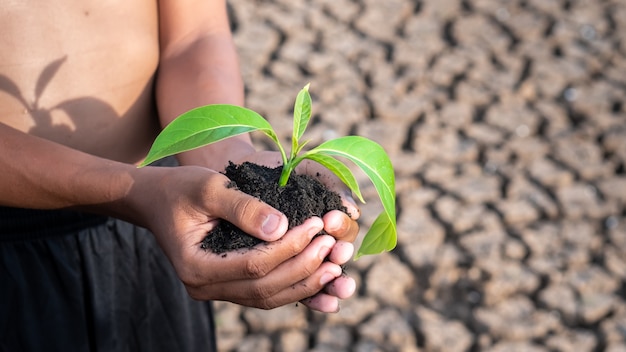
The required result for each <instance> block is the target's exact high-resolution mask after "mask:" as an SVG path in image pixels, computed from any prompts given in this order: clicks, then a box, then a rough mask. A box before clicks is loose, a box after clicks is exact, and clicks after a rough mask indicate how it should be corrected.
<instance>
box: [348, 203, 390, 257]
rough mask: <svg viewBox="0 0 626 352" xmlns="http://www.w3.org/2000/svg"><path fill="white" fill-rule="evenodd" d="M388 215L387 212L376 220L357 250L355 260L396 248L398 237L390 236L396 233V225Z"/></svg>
mask: <svg viewBox="0 0 626 352" xmlns="http://www.w3.org/2000/svg"><path fill="white" fill-rule="evenodd" d="M387 215H388V214H387V213H385V212H383V213H380V215H378V217H377V218H376V220H374V223H372V226H370V229H369V231H367V234H366V235H365V238H363V242H362V243H361V246H360V247H359V249H358V250H357V252H356V256H355V257H354V259H359V258H360V257H362V256H364V255H372V254H379V253H382V252H384V251H390V250H392V249H394V248H395V247H396V236H390V235H389V234H390V233H394V234H395V233H396V224H395V222H394V221H391V219H390V218H389V216H387Z"/></svg>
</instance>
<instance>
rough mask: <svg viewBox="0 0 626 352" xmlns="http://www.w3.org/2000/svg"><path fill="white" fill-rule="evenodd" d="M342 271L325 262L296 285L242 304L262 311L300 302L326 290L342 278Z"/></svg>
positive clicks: (338, 267) (244, 301)
mask: <svg viewBox="0 0 626 352" xmlns="http://www.w3.org/2000/svg"><path fill="white" fill-rule="evenodd" d="M341 274H342V270H341V267H340V266H339V265H336V264H333V263H330V262H324V263H322V265H320V267H319V268H318V269H317V270H316V271H315V272H314V273H313V274H312V275H310V276H308V277H307V278H306V279H304V280H301V281H300V282H297V283H294V284H292V285H290V286H288V287H286V288H284V289H282V290H281V291H278V292H276V293H274V294H272V295H266V296H263V297H252V298H251V299H243V300H242V301H241V302H242V304H244V305H246V306H252V307H257V308H261V309H273V308H276V307H280V306H284V305H285V304H290V303H295V302H299V301H301V300H303V299H305V298H306V297H311V296H313V295H315V294H317V293H319V292H320V291H322V290H323V289H324V286H325V285H327V284H328V283H330V282H332V281H333V280H334V279H336V278H337V277H339V276H341Z"/></svg>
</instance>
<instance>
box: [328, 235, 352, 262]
mask: <svg viewBox="0 0 626 352" xmlns="http://www.w3.org/2000/svg"><path fill="white" fill-rule="evenodd" d="M353 255H354V245H353V244H352V243H351V242H346V241H337V243H335V246H334V247H333V249H332V251H331V252H330V255H329V256H328V260H330V261H331V262H333V263H335V264H337V265H344V264H345V263H347V262H348V261H349V260H350V259H351V258H352V256H353Z"/></svg>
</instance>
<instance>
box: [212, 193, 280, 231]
mask: <svg viewBox="0 0 626 352" xmlns="http://www.w3.org/2000/svg"><path fill="white" fill-rule="evenodd" d="M224 191H225V194H223V196H222V197H221V198H220V199H221V201H220V202H219V203H218V205H219V206H218V208H219V210H218V212H217V213H216V215H218V217H220V218H222V219H224V220H226V221H228V222H230V223H232V224H233V225H235V226H237V227H238V228H239V229H241V230H243V231H244V232H246V233H247V234H249V235H251V236H254V237H256V238H258V239H261V240H263V241H268V242H271V241H276V240H278V239H279V238H281V237H282V236H283V235H284V234H285V233H286V232H287V228H288V226H289V221H288V220H287V217H286V216H285V215H284V214H283V213H281V212H280V211H278V210H276V209H275V208H273V207H272V206H270V205H268V204H267V203H264V202H263V201H261V200H260V199H258V198H255V197H252V196H250V195H248V194H246V193H243V192H241V191H238V190H235V189H228V188H227V189H225V190H224Z"/></svg>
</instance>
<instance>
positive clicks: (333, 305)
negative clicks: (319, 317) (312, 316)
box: [300, 293, 339, 313]
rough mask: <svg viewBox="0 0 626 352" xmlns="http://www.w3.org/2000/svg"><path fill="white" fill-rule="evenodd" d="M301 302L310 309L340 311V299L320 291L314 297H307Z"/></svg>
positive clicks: (326, 311)
mask: <svg viewBox="0 0 626 352" xmlns="http://www.w3.org/2000/svg"><path fill="white" fill-rule="evenodd" d="M300 303H302V304H304V305H305V306H307V307H308V308H309V309H312V310H316V311H318V312H322V313H337V312H339V299H338V298H337V297H334V296H331V295H328V294H325V293H318V294H316V295H314V296H312V297H307V298H305V299H303V300H302V301H300Z"/></svg>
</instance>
